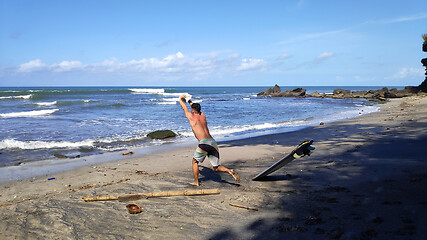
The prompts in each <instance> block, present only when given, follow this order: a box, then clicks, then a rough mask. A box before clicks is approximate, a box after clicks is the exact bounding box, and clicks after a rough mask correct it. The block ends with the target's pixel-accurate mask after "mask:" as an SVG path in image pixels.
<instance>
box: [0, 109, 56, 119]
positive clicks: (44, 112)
mask: <svg viewBox="0 0 427 240" xmlns="http://www.w3.org/2000/svg"><path fill="white" fill-rule="evenodd" d="M58 110H59V109H49V110H37V111H28V112H12V113H0V117H2V118H13V117H39V116H45V115H50V114H52V113H54V112H56V111H58Z"/></svg>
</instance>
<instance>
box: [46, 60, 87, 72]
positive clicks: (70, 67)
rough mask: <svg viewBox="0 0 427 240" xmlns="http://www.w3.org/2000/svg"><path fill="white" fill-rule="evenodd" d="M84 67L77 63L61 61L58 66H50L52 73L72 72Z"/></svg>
mask: <svg viewBox="0 0 427 240" xmlns="http://www.w3.org/2000/svg"><path fill="white" fill-rule="evenodd" d="M84 67H85V65H84V64H83V63H81V62H79V61H62V62H61V63H59V64H53V65H51V69H52V71H54V72H69V71H74V70H82V69H83V68H84Z"/></svg>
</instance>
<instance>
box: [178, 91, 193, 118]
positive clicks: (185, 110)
mask: <svg viewBox="0 0 427 240" xmlns="http://www.w3.org/2000/svg"><path fill="white" fill-rule="evenodd" d="M179 105H181V107H182V110H184V113H185V116H186V117H187V118H189V116H190V111H188V108H187V105H186V104H185V94H182V95H181V96H180V97H179Z"/></svg>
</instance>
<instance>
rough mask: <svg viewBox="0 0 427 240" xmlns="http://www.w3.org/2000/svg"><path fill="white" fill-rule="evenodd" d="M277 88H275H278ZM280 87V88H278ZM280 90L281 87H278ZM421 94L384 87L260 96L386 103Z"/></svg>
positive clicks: (412, 89)
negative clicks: (360, 100) (390, 100)
mask: <svg viewBox="0 0 427 240" xmlns="http://www.w3.org/2000/svg"><path fill="white" fill-rule="evenodd" d="M276 86H277V85H276ZM276 86H275V87H276ZM277 87H278V86H277ZM278 89H280V87H278ZM419 93H420V90H419V87H405V89H403V90H397V89H396V88H392V89H388V88H387V87H384V88H382V89H379V90H369V91H353V92H352V91H350V90H344V89H341V88H338V89H335V90H334V91H333V93H332V94H326V93H318V92H314V93H312V94H306V89H302V88H295V89H294V90H286V91H284V92H279V93H277V92H273V89H271V88H269V89H267V90H265V91H263V92H260V93H259V94H258V96H270V97H314V98H365V99H370V100H376V101H385V100H386V99H388V98H401V97H407V96H412V95H417V94H419Z"/></svg>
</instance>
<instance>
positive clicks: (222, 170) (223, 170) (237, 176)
mask: <svg viewBox="0 0 427 240" xmlns="http://www.w3.org/2000/svg"><path fill="white" fill-rule="evenodd" d="M213 169H214V171H216V172H226V173H228V174H230V175H231V176H232V177H233V178H234V180H236V182H238V183H240V176H239V174H237V172H236V171H234V170H233V169H231V170H230V169H228V168H226V167H224V166H221V165H219V166H216V167H213Z"/></svg>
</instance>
